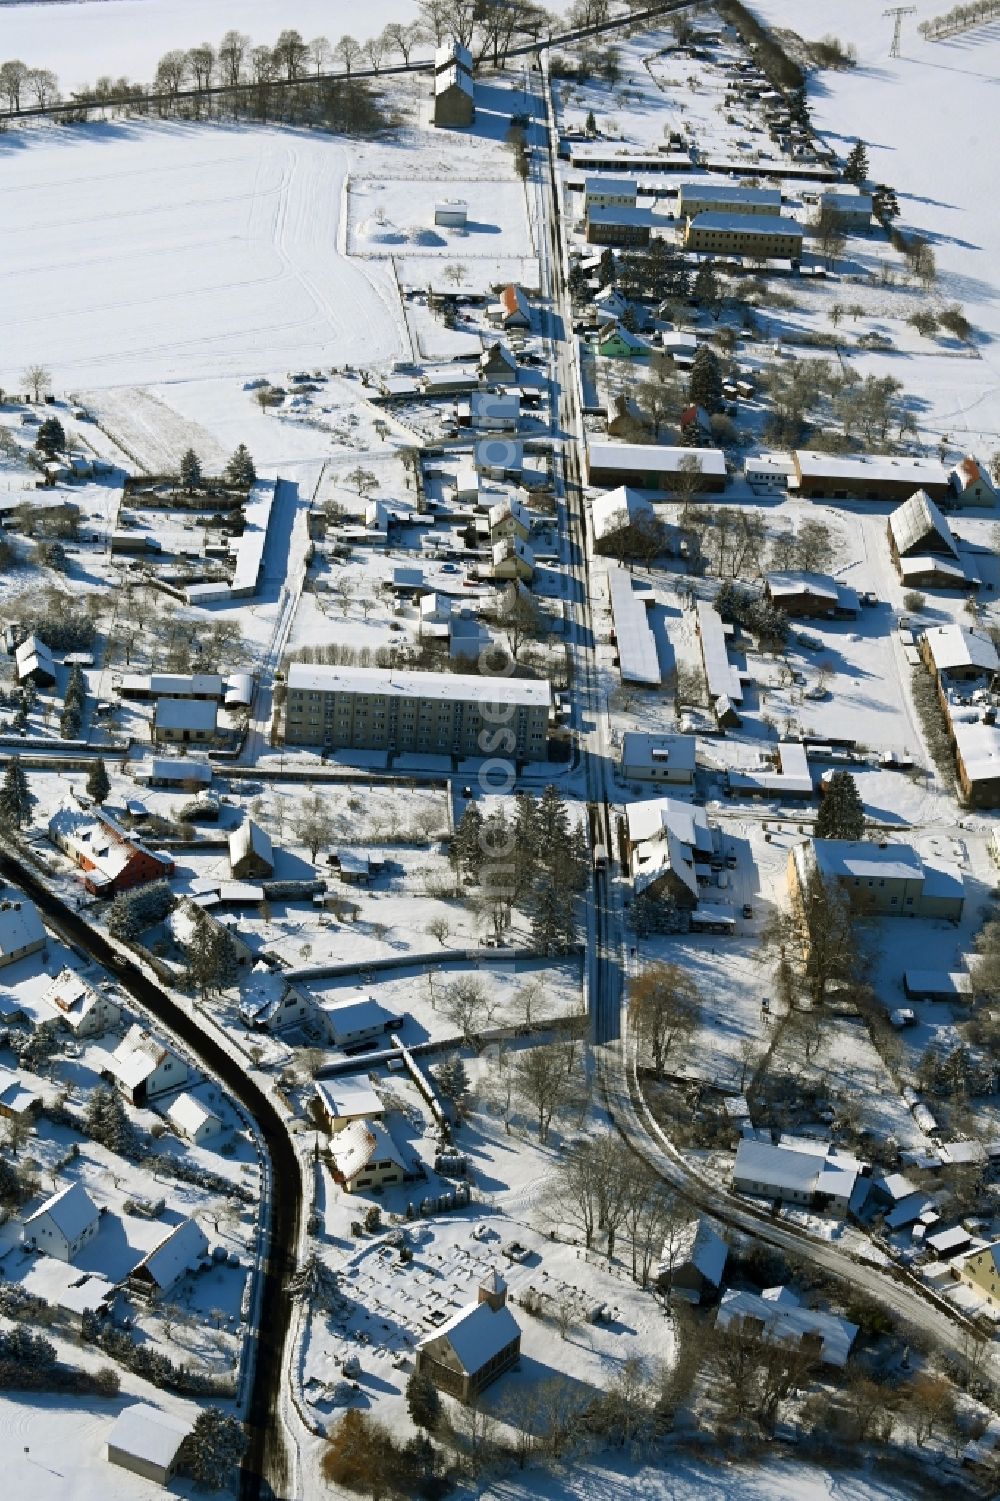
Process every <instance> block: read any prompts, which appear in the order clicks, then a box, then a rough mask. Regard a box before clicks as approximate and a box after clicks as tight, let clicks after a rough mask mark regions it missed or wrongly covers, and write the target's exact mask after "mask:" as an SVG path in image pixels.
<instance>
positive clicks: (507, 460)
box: [472, 438, 524, 480]
mask: <svg viewBox="0 0 1000 1501" xmlns="http://www.w3.org/2000/svg"><path fill="white" fill-rule="evenodd" d="M472 456H473V462H474V464H475V466H476V469H477V470H478V472H479V474H480V475H481V476H483V477H485V478H486V479H491V480H518V479H520V477H521V473H522V471H523V469H524V444H523V443H522V442H521V441H520V440H519V439H517V438H480V439H479V441H478V442H477V443H475V444H473V448H472Z"/></svg>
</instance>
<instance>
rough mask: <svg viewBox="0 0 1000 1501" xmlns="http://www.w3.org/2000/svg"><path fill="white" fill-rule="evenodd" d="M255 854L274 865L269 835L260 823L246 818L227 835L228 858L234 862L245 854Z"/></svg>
mask: <svg viewBox="0 0 1000 1501" xmlns="http://www.w3.org/2000/svg"><path fill="white" fill-rule="evenodd" d="M250 854H253V855H256V856H257V858H258V859H259V860H265V861H266V862H267V864H268V865H270V866H272V867H273V865H274V850H273V848H272V846H271V836H270V834H267V833H265V831H264V830H263V829H262V828H261V827H260V824H256V823H254V821H253V819H252V818H248V819H247V820H246V821H245V822H244V823H241V824H240V826H239V828H238V829H234V830H233V832H232V833H231V834H230V836H229V860H230V863H231V864H232V863H235V862H236V861H238V860H242V859H244V858H245V857H246V856H247V855H250Z"/></svg>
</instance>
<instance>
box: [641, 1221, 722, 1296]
mask: <svg viewBox="0 0 1000 1501" xmlns="http://www.w3.org/2000/svg"><path fill="white" fill-rule="evenodd" d="M667 1249H668V1248H667V1247H664V1256H665V1257H666V1255H667ZM670 1249H671V1250H672V1253H673V1255H672V1264H671V1263H670V1262H666V1263H665V1264H661V1266H660V1267H659V1269H658V1272H657V1281H658V1282H659V1285H660V1287H661V1288H666V1287H669V1289H670V1292H671V1296H673V1297H675V1298H683V1299H684V1300H685V1301H686V1302H688V1303H703V1302H707V1301H708V1300H709V1299H711V1298H714V1297H716V1296H717V1295H718V1292H719V1290H720V1288H721V1287H722V1278H723V1276H724V1274H725V1270H726V1262H727V1260H728V1258H729V1246H728V1244H727V1243H726V1241H724V1240H723V1238H722V1236H721V1235H720V1234H719V1233H718V1231H716V1230H713V1229H712V1227H711V1225H710V1224H709V1223H708V1221H707V1220H694V1221H692V1223H691V1224H690V1225H689V1226H688V1227H687V1230H686V1232H685V1233H684V1235H683V1236H682V1237H681V1239H680V1242H679V1244H677V1245H675V1246H673V1247H672V1248H670Z"/></svg>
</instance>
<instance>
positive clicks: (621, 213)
mask: <svg viewBox="0 0 1000 1501" xmlns="http://www.w3.org/2000/svg"><path fill="white" fill-rule="evenodd" d="M587 222H588V223H590V224H629V225H643V224H644V225H646V226H647V227H648V228H650V229H652V227H653V226H654V225H656V224H660V223H662V220H660V219H657V218H656V217H655V216H654V214H653V212H652V210H651V209H648V208H636V206H635V204H632V203H588V204H587Z"/></svg>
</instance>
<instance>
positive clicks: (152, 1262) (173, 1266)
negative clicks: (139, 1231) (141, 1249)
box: [128, 1219, 208, 1298]
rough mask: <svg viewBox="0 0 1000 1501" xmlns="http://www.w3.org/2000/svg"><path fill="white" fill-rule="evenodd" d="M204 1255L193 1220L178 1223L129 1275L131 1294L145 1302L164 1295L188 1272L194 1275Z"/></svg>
mask: <svg viewBox="0 0 1000 1501" xmlns="http://www.w3.org/2000/svg"><path fill="white" fill-rule="evenodd" d="M207 1254H208V1240H207V1238H206V1236H205V1232H204V1231H203V1230H202V1228H201V1226H200V1225H199V1224H198V1223H197V1222H196V1221H195V1220H190V1219H189V1220H181V1222H180V1224H179V1225H174V1226H173V1228H172V1229H171V1230H169V1231H168V1232H167V1234H166V1235H165V1236H164V1237H163V1239H162V1240H161V1241H160V1243H159V1245H158V1246H154V1248H153V1250H152V1251H150V1252H149V1255H148V1256H144V1257H143V1259H142V1261H140V1262H139V1265H138V1266H137V1267H134V1268H133V1270H132V1271H131V1272H130V1273H129V1279H128V1283H129V1288H130V1290H131V1291H132V1292H134V1293H138V1294H140V1295H143V1296H145V1297H148V1298H158V1297H160V1296H161V1295H162V1294H163V1293H168V1292H169V1291H170V1289H171V1288H172V1287H174V1286H175V1285H176V1284H177V1283H178V1282H179V1281H180V1279H181V1278H182V1277H183V1276H185V1275H186V1274H187V1273H188V1272H194V1271H197V1269H198V1266H199V1264H200V1263H201V1262H202V1261H203V1260H204V1258H205V1257H206V1256H207Z"/></svg>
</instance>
